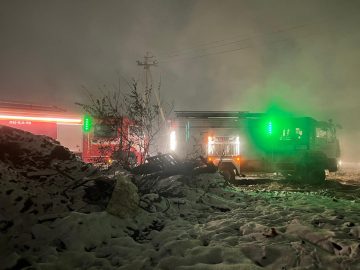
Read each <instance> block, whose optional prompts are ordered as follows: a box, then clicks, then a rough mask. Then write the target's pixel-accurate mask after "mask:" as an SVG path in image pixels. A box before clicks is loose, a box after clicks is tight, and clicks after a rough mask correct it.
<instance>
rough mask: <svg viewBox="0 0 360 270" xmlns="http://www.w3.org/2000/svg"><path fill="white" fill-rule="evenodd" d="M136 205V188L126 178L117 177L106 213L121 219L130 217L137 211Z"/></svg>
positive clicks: (137, 202)
mask: <svg viewBox="0 0 360 270" xmlns="http://www.w3.org/2000/svg"><path fill="white" fill-rule="evenodd" d="M138 205H139V195H138V190H137V187H136V186H135V185H134V184H133V183H132V182H131V181H130V180H129V179H128V178H126V177H124V176H122V175H118V176H117V177H116V184H115V188H114V191H113V193H112V196H111V199H110V201H109V204H108V206H107V209H106V211H107V212H108V213H110V214H112V215H115V216H118V217H121V218H125V217H131V216H134V215H135V213H136V211H137V210H138Z"/></svg>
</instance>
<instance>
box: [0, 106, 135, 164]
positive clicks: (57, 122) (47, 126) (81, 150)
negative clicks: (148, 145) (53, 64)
mask: <svg viewBox="0 0 360 270" xmlns="http://www.w3.org/2000/svg"><path fill="white" fill-rule="evenodd" d="M0 125H5V126H10V127H13V128H17V129H21V130H24V131H28V132H31V133H33V134H36V135H46V136H48V137H51V138H53V139H54V140H56V141H58V142H59V143H60V144H61V145H63V146H65V147H67V148H68V149H69V150H70V151H72V152H73V153H75V154H76V155H77V156H79V157H80V158H82V159H83V160H84V161H85V162H91V163H96V162H98V161H99V160H102V161H105V162H111V161H112V159H113V158H117V157H116V156H115V157H114V152H116V153H115V155H116V154H118V155H119V154H124V152H125V153H126V154H127V155H130V156H129V159H131V158H132V159H133V160H134V162H137V161H138V160H139V158H140V152H139V149H138V148H137V147H136V146H132V147H128V146H127V144H126V143H124V144H121V145H123V148H124V149H122V151H115V150H116V147H118V145H119V143H120V141H121V140H123V141H124V142H127V141H129V140H132V141H134V140H133V139H132V138H131V134H132V133H131V128H132V127H133V125H132V124H131V121H130V120H129V119H127V118H125V117H124V119H123V124H122V125H121V126H122V127H121V129H122V130H121V132H120V130H113V129H110V128H109V126H108V125H105V124H104V123H100V122H98V121H96V120H94V119H93V118H92V117H90V116H87V115H85V116H82V115H76V114H70V113H68V112H66V111H65V110H63V109H61V108H58V107H55V106H44V105H39V104H30V103H19V102H9V101H0ZM120 134H122V138H121V137H120ZM104 149H105V150H104ZM117 150H119V149H117Z"/></svg>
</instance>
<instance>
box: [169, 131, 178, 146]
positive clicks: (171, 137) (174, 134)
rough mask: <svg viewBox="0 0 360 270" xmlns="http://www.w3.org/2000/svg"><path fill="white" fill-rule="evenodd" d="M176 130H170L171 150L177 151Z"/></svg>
mask: <svg viewBox="0 0 360 270" xmlns="http://www.w3.org/2000/svg"><path fill="white" fill-rule="evenodd" d="M176 145H177V141H176V132H175V131H174V130H173V131H171V132H170V150H171V151H175V150H176Z"/></svg>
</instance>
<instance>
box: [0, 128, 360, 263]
mask: <svg viewBox="0 0 360 270" xmlns="http://www.w3.org/2000/svg"><path fill="white" fill-rule="evenodd" d="M25 135H26V134H25ZM25 135H24V134H20V135H19V136H20V137H21V138H24V137H26V136H30V135H26V136H25ZM30 137H31V136H30ZM31 138H33V137H31ZM33 139H34V140H35V139H36V140H42V138H33ZM7 140H9V138H7ZM2 142H4V138H1V137H0V143H2ZM20 144H21V143H20ZM30 144H31V143H30ZM21 145H23V144H21ZM53 146H54V144H53V143H52V144H50V145H49V147H50V148H49V151H47V150H46V151H43V152H44V153H45V152H46V155H45V154H44V156H47V157H48V156H49V155H50V154H49V153H51V151H52V150H51V149H52V148H51V147H53ZM21 148H23V146H22V147H21ZM40 148H41V147H40ZM36 149H37V150H39V147H37V148H36ZM37 150H36V151H37ZM36 151H35V152H36ZM33 152H34V150H29V152H27V155H28V156H29V155H31V153H33ZM40 156H41V155H40ZM58 158H59V157H57V158H56V157H52V159H51V160H52V163H51V164H54V163H56V164H58V165H57V167H56V168H57V170H55V172H54V171H51V168H53V167H52V166H54V165H51V166H50V165H49V166H47V167H46V166H45V167H42V166H40V167H41V168H37V167H39V166H37V165H36V164H37V163H36V160H35V163H32V168H33V170H32V171H28V169H26V171H25V172H24V168H28V165H26V166H25V165H22V167H23V168H20V167H17V166H15V165H14V164H16V160H14V159H11V158H10V157H9V156H7V157H2V158H0V161H1V163H0V165H1V166H0V168H1V182H0V184H1V190H0V233H1V237H0V262H1V264H0V269H34V268H35V269H263V268H265V269H360V242H359V239H360V215H359V213H360V204H359V193H360V191H359V188H360V185H359V183H358V182H357V181H360V172H358V171H354V170H349V171H346V170H345V171H340V172H338V173H336V174H330V175H329V176H328V178H329V180H327V182H325V183H324V184H323V185H318V186H310V185H302V184H299V183H291V182H288V181H285V180H281V179H279V178H277V177H270V178H266V179H265V178H264V179H238V182H237V185H236V186H229V185H228V184H226V183H225V182H224V180H223V178H222V177H221V176H220V175H219V174H217V173H215V174H201V175H198V176H194V177H190V176H172V177H169V178H165V179H161V180H158V181H155V180H151V181H150V180H149V182H148V183H145V184H144V182H143V181H141V180H140V179H139V178H135V179H132V180H133V182H134V183H135V184H137V185H138V186H139V187H140V188H139V192H138V197H137V198H135V197H136V196H137V195H136V194H135V195H136V196H135V195H134V194H132V195H133V196H132V198H129V199H128V200H130V199H131V200H132V201H133V200H136V199H140V200H139V202H138V205H139V207H138V208H137V209H135V212H134V213H133V214H129V215H128V216H127V217H122V218H120V217H119V216H116V215H111V214H109V212H112V213H114V211H109V208H108V212H107V211H106V210H103V209H101V208H91V207H89V205H87V204H86V202H84V201H83V200H81V199H79V198H81V197H79V195H78V194H77V193H76V192H75V190H76V189H75V190H74V191H71V192H69V193H66V194H67V196H68V197H69V198H66V197H65V202H61V198H62V197H61V196H63V195H61V192H60V193H59V194H57V192H58V191H59V190H63V189H61V186H63V187H64V186H66V185H69V182H71V181H75V180H71V179H69V177H67V176H66V175H70V176H71V177H72V178H74V179H79V178H80V179H84V178H85V179H86V178H87V177H89V175H90V174H93V173H92V170H93V169H92V168H90V167H83V166H84V164H82V163H81V162H78V161H76V160H75V159H72V158H69V157H68V158H67V159H65V160H62V161H61V160H59V159H58ZM11 160H12V161H11ZM39 160H40V159H39ZM13 163H14V164H13ZM59 164H60V165H59ZM74 164H77V165H76V166H75V167H73V165H74ZM29 166H30V165H29ZM59 168H60V169H59ZM47 170H49V171H47ZM53 170H54V169H53ZM59 171H60V172H62V173H63V172H65V171H66V174H65V175H63V174H60V175H59ZM40 172H41V173H40ZM29 173H30V174H29ZM112 175H115V174H112ZM114 179H116V181H117V183H127V184H126V185H127V186H129V185H132V184H131V183H130V182H129V176H127V175H126V174H125V172H120V174H118V175H116V176H115V177H114ZM126 179H128V180H126ZM345 180H350V181H347V182H346V181H345ZM61 181H63V182H61ZM54 182H55V183H57V184H53V183H54ZM345 182H346V183H345ZM49 183H50V184H49ZM63 183H64V184H63ZM9 187H11V189H12V190H13V191H12V192H10V194H8V193H9V192H8V190H9ZM26 187H27V188H28V189H26ZM134 187H135V186H134V185H132V186H131V187H129V190H132V189H133V188H134ZM141 187H143V188H141ZM24 188H25V190H24ZM48 188H51V189H52V190H49V191H48V192H47V190H48ZM29 190H30V191H29ZM116 190H117V188H116V187H115V191H116ZM135 190H136V189H135ZM115 191H114V193H113V196H118V194H120V193H116V192H115ZM36 192H38V193H37V194H41V196H40V195H38V196H36V195H37V194H36ZM77 192H80V193H81V192H84V191H83V190H82V189H80V191H77ZM129 192H130V191H129ZM81 194H82V196H83V193H81ZM19 196H21V197H22V199H21V200H20V199H17V198H18V197H19ZM46 196H49V197H50V198H51V199H52V200H53V201H54V205H57V206H56V207H55V206H52V208H51V209H52V210H51V211H50V210H48V209H46V210H44V208H43V206H41V207H39V205H36V204H39V203H40V202H41V201H42V200H45V199H46V200H47V201H46V202H48V201H49V199H48V198H47V197H46ZM122 196H124V194H123V195H122ZM45 197H46V198H45ZM29 198H31V200H32V202H33V204H32V205H30V206H29V203H28V204H27V207H25V206H26V203H25V202H26V201H27V200H28V199H29ZM39 198H40V199H39ZM71 198H75V199H78V201H77V203H74V202H72V201H71V200H72V199H71ZM113 199H116V200H114V201H113V202H112V206H111V207H112V208H116V206H117V204H119V207H120V206H121V207H127V206H126V205H127V204H123V203H122V202H121V199H119V198H112V200H113ZM17 200H19V201H17ZM114 202H116V203H114ZM61 205H65V208H64V207H63V206H61ZM24 207H25V210H24ZM69 207H70V209H69ZM39 209H42V210H39ZM84 209H87V210H86V211H84ZM34 210H37V211H39V212H41V213H36V212H34ZM49 211H50V212H49ZM46 216H48V218H46ZM11 223H12V224H11ZM32 267H33V268H32Z"/></svg>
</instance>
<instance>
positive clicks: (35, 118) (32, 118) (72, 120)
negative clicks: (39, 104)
mask: <svg viewBox="0 0 360 270" xmlns="http://www.w3.org/2000/svg"><path fill="white" fill-rule="evenodd" d="M0 119H3V120H28V121H40V122H56V123H72V124H80V123H81V121H82V120H81V119H80V118H61V117H40V116H19V115H7V114H0Z"/></svg>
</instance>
